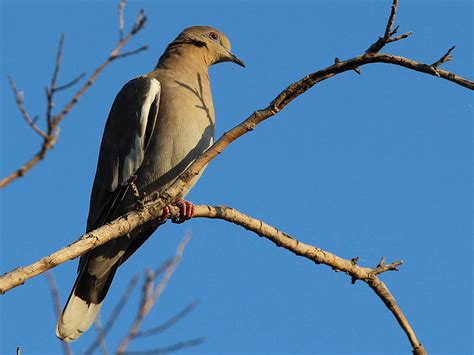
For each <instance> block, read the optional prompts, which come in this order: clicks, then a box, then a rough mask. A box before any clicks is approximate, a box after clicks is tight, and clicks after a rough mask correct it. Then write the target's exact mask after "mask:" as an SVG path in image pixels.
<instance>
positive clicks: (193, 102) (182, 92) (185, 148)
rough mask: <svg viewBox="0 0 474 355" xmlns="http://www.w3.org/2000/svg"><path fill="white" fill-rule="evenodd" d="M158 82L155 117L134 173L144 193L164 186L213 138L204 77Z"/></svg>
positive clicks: (209, 102) (211, 117)
mask: <svg viewBox="0 0 474 355" xmlns="http://www.w3.org/2000/svg"><path fill="white" fill-rule="evenodd" d="M160 82H161V87H162V92H161V98H160V108H159V112H158V118H157V122H156V125H155V129H154V133H153V136H152V139H151V141H150V145H149V147H148V149H147V151H146V152H145V159H144V162H143V164H142V168H140V172H139V174H138V184H139V187H140V185H141V188H142V189H143V190H145V192H151V191H155V190H156V189H159V190H163V189H165V188H167V187H168V186H169V185H170V184H171V183H172V182H173V181H174V180H175V179H176V177H177V176H179V174H181V173H182V172H183V171H184V170H185V169H186V168H187V167H188V166H189V165H190V164H191V163H192V162H193V161H194V160H195V159H196V158H197V157H199V156H200V155H201V154H202V153H203V152H204V151H205V150H206V149H207V148H208V147H209V146H210V145H211V144H212V143H213V139H214V130H215V127H214V125H215V123H214V122H215V121H214V107H213V104H212V95H211V90H210V85H209V81H208V79H207V76H206V77H203V76H202V75H196V76H190V77H187V78H186V79H183V78H179V77H178V78H176V77H174V78H172V79H170V78H164V79H163V80H160Z"/></svg>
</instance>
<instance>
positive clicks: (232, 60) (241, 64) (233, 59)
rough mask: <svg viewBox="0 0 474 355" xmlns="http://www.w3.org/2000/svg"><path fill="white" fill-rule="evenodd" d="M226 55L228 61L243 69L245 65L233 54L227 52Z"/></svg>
mask: <svg viewBox="0 0 474 355" xmlns="http://www.w3.org/2000/svg"><path fill="white" fill-rule="evenodd" d="M228 53H229V61H231V62H233V63H235V64H238V65H240V66H241V67H244V68H245V63H244V62H242V61H241V60H240V59H239V58H238V57H237V56H236V55H235V54H234V53H231V52H228Z"/></svg>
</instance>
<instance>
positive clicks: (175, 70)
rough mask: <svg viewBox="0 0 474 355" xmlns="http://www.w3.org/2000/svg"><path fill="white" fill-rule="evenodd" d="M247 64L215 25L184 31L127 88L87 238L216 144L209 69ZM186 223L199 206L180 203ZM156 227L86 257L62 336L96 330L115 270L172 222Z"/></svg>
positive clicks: (62, 320)
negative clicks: (214, 142)
mask: <svg viewBox="0 0 474 355" xmlns="http://www.w3.org/2000/svg"><path fill="white" fill-rule="evenodd" d="M221 62H233V63H235V64H238V65H240V66H242V67H245V64H244V63H243V62H242V60H240V59H239V58H238V57H237V56H236V55H235V54H233V53H232V52H231V44H230V41H229V39H228V38H227V36H226V35H225V34H224V33H223V32H221V31H219V30H217V29H215V28H213V27H209V26H193V27H189V28H186V29H184V30H183V31H182V32H181V33H180V34H179V35H178V36H177V37H176V38H175V39H174V40H173V41H172V42H171V43H170V44H169V45H168V46H167V47H166V49H165V51H164V53H163V54H162V55H161V57H160V58H159V60H158V63H157V64H156V67H155V68H154V70H153V71H151V72H149V73H147V74H144V75H142V76H139V77H137V78H134V79H132V80H130V81H128V82H127V83H126V84H125V85H124V86H123V87H122V89H121V90H120V91H119V93H118V94H117V96H116V97H115V100H114V102H113V104H112V107H111V109H110V112H109V115H108V118H107V121H106V124H105V128H104V133H103V136H102V142H101V145H100V150H99V157H98V163H97V169H96V174H95V178H94V182H93V185H92V192H91V198H90V205H89V215H88V219H87V227H86V230H87V232H89V231H92V230H94V229H96V228H98V227H100V226H102V225H104V224H106V223H107V222H110V221H112V220H114V219H116V218H118V217H119V216H121V215H123V214H125V213H127V212H128V211H130V210H131V209H133V208H134V206H136V204H137V199H138V197H139V196H137V192H138V194H139V195H141V196H146V195H147V194H153V193H161V192H163V191H165V190H166V188H167V187H169V186H170V185H171V184H172V183H173V182H174V181H175V180H176V178H177V177H178V176H179V175H180V174H181V173H182V172H183V171H184V170H185V169H186V168H187V167H188V166H189V165H190V164H191V163H192V162H193V161H194V160H195V159H196V158H197V157H199V156H200V155H201V154H202V153H203V152H204V151H205V150H206V149H208V148H209V147H210V146H211V145H212V143H213V141H214V132H215V115H214V106H213V101H212V94H211V87H210V82H209V74H208V68H209V67H210V66H211V65H213V64H217V63H221ZM177 205H178V206H179V207H180V211H181V214H180V217H179V218H178V219H177V220H175V221H174V222H183V221H185V220H187V219H189V218H191V217H192V214H193V205H192V204H191V203H190V202H188V201H184V200H181V201H178V203H177ZM168 211H169V210H168V209H166V208H165V209H164V212H163V214H164V216H162V218H161V221H159V223H156V221H152V222H149V223H146V224H145V225H142V226H141V227H138V228H137V229H135V230H133V231H132V232H130V233H129V234H128V235H125V236H122V237H119V238H116V239H114V240H111V241H109V242H107V243H105V244H103V245H101V246H98V247H97V248H95V249H93V250H91V251H89V252H88V253H86V254H84V255H83V256H81V258H80V261H79V267H78V275H77V279H76V281H75V283H74V286H73V288H72V290H71V293H70V295H69V298H68V301H67V303H66V305H65V307H64V310H63V312H62V314H61V315H60V317H59V319H58V322H57V325H56V336H57V337H58V338H59V339H61V340H63V341H66V342H71V341H74V340H76V339H77V338H79V337H80V336H81V334H83V333H84V332H85V331H87V329H88V328H89V327H90V326H91V325H92V323H93V322H94V320H95V318H96V317H97V314H98V312H99V310H100V308H101V306H102V304H103V301H104V298H105V296H106V294H107V291H108V290H109V288H110V285H111V283H112V280H113V278H114V276H115V273H116V271H117V268H118V267H119V266H120V265H121V264H123V262H125V261H126V260H127V259H128V258H129V257H130V256H131V255H132V254H133V253H134V252H135V251H136V250H137V249H138V248H139V247H140V246H141V245H142V244H143V243H144V242H145V241H146V240H147V239H148V238H149V237H150V236H151V235H152V234H153V233H154V232H155V230H156V229H157V228H158V227H159V225H160V224H162V223H164V221H166V218H167V213H168Z"/></svg>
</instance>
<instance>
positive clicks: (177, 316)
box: [135, 301, 199, 338]
mask: <svg viewBox="0 0 474 355" xmlns="http://www.w3.org/2000/svg"><path fill="white" fill-rule="evenodd" d="M198 304H199V302H198V301H194V302H193V303H190V304H188V305H187V306H186V307H184V308H183V309H182V310H181V311H179V312H178V313H177V314H175V315H174V316H173V317H171V318H169V319H168V320H166V321H165V322H163V323H162V324H160V325H159V326H157V327H154V328H150V329H147V330H143V331H139V332H137V334H136V335H135V337H136V338H139V337H148V336H150V335H155V334H158V333H163V332H164V331H165V330H168V329H169V328H171V327H172V326H173V325H175V324H176V323H178V322H179V321H180V320H181V319H183V318H184V317H186V316H187V315H188V314H189V313H190V312H191V311H192V310H194V309H195V308H196V307H197V305H198Z"/></svg>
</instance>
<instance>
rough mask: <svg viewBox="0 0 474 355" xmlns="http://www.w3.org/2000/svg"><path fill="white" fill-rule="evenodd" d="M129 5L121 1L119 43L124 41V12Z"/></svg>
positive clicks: (123, 0)
mask: <svg viewBox="0 0 474 355" xmlns="http://www.w3.org/2000/svg"><path fill="white" fill-rule="evenodd" d="M126 4H127V1H126V0H121V1H120V3H119V4H118V19H119V41H121V40H122V39H123V10H124V9H125V5H126Z"/></svg>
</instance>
